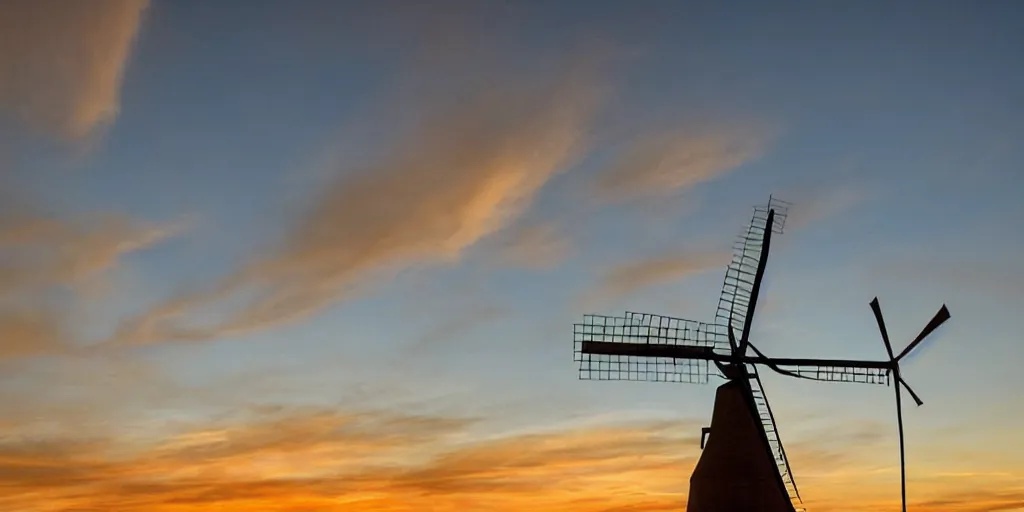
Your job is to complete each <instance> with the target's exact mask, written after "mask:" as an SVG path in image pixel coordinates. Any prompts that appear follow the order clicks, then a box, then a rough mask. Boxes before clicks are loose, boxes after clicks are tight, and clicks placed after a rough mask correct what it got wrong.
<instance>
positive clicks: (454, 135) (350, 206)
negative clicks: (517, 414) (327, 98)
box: [113, 62, 604, 343]
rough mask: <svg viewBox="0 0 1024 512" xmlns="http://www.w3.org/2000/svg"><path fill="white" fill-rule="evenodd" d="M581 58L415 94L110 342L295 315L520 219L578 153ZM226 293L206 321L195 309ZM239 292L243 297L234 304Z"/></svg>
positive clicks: (584, 91) (186, 336) (590, 83)
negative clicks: (383, 135)
mask: <svg viewBox="0 0 1024 512" xmlns="http://www.w3.org/2000/svg"><path fill="white" fill-rule="evenodd" d="M595 74H596V71H595V70H594V69H592V65H591V64H590V63H589V62H588V63H586V64H584V65H582V66H576V67H570V68H569V69H567V70H564V72H563V74H562V75H560V76H556V77H554V78H553V79H544V80H533V79H531V78H530V77H520V78H518V79H516V77H510V78H509V79H508V80H507V81H506V82H505V83H503V84H501V85H500V86H497V85H496V86H494V87H491V88H486V89H478V90H477V89H475V90H471V91H469V92H468V93H467V94H466V95H465V96H463V97H462V98H460V100H459V101H457V102H451V101H439V102H437V103H435V104H431V105H429V106H427V107H425V110H424V112H422V113H420V115H419V116H418V121H417V122H416V124H415V126H414V128H413V129H411V130H410V131H409V132H408V133H406V134H404V135H401V136H399V137H398V139H397V140H396V141H393V143H390V144H388V145H387V147H385V148H384V149H383V150H382V151H381V152H380V153H379V154H378V155H377V156H376V157H375V158H374V159H372V161H371V162H370V163H368V164H366V165H362V166H359V167H358V168H351V167H348V166H341V167H342V168H339V169H337V176H338V178H337V180H336V182H335V183H334V184H333V185H332V186H329V187H326V189H325V190H323V191H322V192H321V193H320V194H319V196H318V197H316V198H315V200H314V201H313V204H312V206H311V207H309V208H308V209H307V210H306V211H305V212H304V213H303V215H301V216H300V218H299V219H298V221H297V222H296V223H295V224H294V226H293V228H292V229H291V230H290V232H289V233H288V236H287V237H286V238H285V240H284V241H283V242H282V243H281V244H280V245H279V246H278V247H277V249H276V250H274V251H272V252H271V253H270V254H268V255H264V256H262V257H259V258H258V259H256V260H254V261H250V262H248V263H247V264H246V265H244V266H243V267H242V268H241V269H240V270H239V271H238V272H236V273H234V274H232V275H229V276H227V277H225V278H224V279H223V280H222V281H221V282H219V283H217V284H216V285H215V286H213V287H212V288H209V289H206V290H198V291H195V292H193V293H189V294H185V295H182V296H179V297H175V298H173V299H172V300H169V301H168V302H167V303H165V304H163V305H161V306H159V307H158V308H156V309H154V310H153V311H151V312H149V313H148V314H146V315H143V316H142V317H139V318H136V319H134V320H133V321H131V322H128V323H126V324H125V325H123V326H122V328H121V330H120V332H119V335H118V337H117V339H116V340H114V341H113V342H114V343H147V342H155V341H168V340H177V341H187V340H192V341H195V340H203V339H210V338H213V337H217V336H223V335H229V334H232V333H240V332H247V331H251V330H254V329H261V328H266V327H270V326H274V325H278V324H281V323H285V322H290V321H293V320H297V319H301V318H304V317H306V316H308V315H310V314H312V313H315V312H317V311H319V310H321V309H322V308H324V307H326V306H327V305H329V304H331V303H333V302H335V301H337V300H340V299H344V298H349V297H352V296H355V295H358V294H359V293H362V292H364V291H365V290H366V289H367V287H369V286H372V284H373V283H374V282H376V281H378V280H379V279H383V278H387V277H388V276H390V275H392V274H393V273H394V272H397V271H400V270H402V269H405V268H410V267H415V266H419V265H429V264H444V263H449V262H454V261H457V260H459V259H460V257H462V255H463V253H464V251H466V250H467V249H468V248H469V247H471V246H473V245H474V244H476V243H477V242H478V241H480V240H481V239H483V238H485V237H488V236H489V235H492V234H493V233H495V232H497V231H499V230H501V229H502V228H504V227H506V226H507V225H509V224H510V223H512V222H513V221H514V220H515V219H517V218H518V217H519V216H520V215H521V214H522V213H523V212H524V211H525V210H526V209H527V208H528V207H529V206H530V204H531V202H532V200H533V198H534V195H535V194H536V193H537V192H538V191H539V190H540V189H541V188H542V187H543V186H544V185H545V184H546V183H547V182H548V180H550V179H551V178H552V177H553V176H555V175H556V174H557V173H559V172H561V171H563V170H565V169H566V168H568V167H569V166H571V165H572V164H573V163H574V162H575V161H576V160H577V159H578V158H579V157H580V156H581V154H582V153H583V150H584V147H585V142H586V132H587V130H588V129H589V126H590V123H591V120H592V117H593V116H594V114H595V111H596V109H597V108H598V107H599V105H600V103H601V98H602V97H603V94H604V91H603V87H602V86H601V85H600V80H598V77H596V75H595ZM225 304H229V305H231V307H230V308H229V310H230V311H229V312H228V313H226V314H225V316H224V317H223V318H222V319H221V320H220V321H217V322H215V323H214V324H212V325H196V324H193V323H190V320H189V316H190V315H191V314H192V313H194V312H196V311H197V310H198V309H200V308H209V307H213V306H216V305H221V306H223V305H225ZM239 304H240V305H239Z"/></svg>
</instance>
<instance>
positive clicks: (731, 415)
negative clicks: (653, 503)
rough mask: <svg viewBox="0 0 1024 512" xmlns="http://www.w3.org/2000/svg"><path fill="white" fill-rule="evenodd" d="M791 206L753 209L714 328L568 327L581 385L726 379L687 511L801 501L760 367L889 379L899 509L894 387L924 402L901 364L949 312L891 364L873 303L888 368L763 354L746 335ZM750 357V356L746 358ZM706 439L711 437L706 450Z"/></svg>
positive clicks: (654, 323)
mask: <svg viewBox="0 0 1024 512" xmlns="http://www.w3.org/2000/svg"><path fill="white" fill-rule="evenodd" d="M789 206H790V205H789V203H786V202H784V201H780V200H778V199H774V198H771V197H769V201H768V204H767V205H764V206H759V207H755V208H754V215H753V218H752V219H751V222H750V225H749V227H748V228H747V230H746V233H744V234H743V235H742V236H741V237H740V240H739V243H738V244H737V245H736V246H735V252H734V255H733V259H732V262H731V263H730V264H729V266H728V268H727V269H726V275H725V281H724V283H723V287H722V294H721V297H720V299H719V303H718V312H717V314H716V321H715V323H712V324H706V323H703V322H695V321H692V320H685V319H681V318H672V317H666V316H661V315H652V314H648V313H632V312H626V314H625V316H622V317H607V316H600V315H586V316H585V317H584V321H583V323H580V324H576V325H575V329H574V331H575V332H574V334H575V339H574V343H575V353H576V361H577V362H579V364H580V369H579V372H580V373H579V375H580V378H581V379H588V380H589V379H595V380H650V381H669V382H689V383H706V382H708V379H709V376H710V375H711V374H712V373H714V374H715V375H716V376H719V377H722V378H724V379H726V380H727V382H726V383H725V384H723V385H721V386H719V388H718V391H717V393H716V395H715V409H714V413H713V415H712V421H711V427H710V428H704V430H703V431H702V433H701V447H702V448H703V450H704V451H703V453H702V454H701V457H700V460H699V461H698V463H697V466H696V468H694V471H693V475H692V476H691V478H690V497H689V500H688V505H687V510H688V511H689V512H706V511H765V512H768V511H788V512H792V511H795V510H797V509H796V505H797V504H801V503H802V499H801V498H800V492H799V490H798V489H797V486H796V481H795V479H794V478H793V473H792V471H791V469H790V466H789V460H788V458H787V457H786V450H785V448H784V447H783V445H782V439H781V437H780V436H779V432H778V427H777V426H776V424H775V417H774V415H773V414H772V411H771V407H770V406H769V404H768V397H767V396H766V395H765V391H764V388H763V386H762V384H761V379H760V376H759V375H758V372H757V367H758V365H764V366H766V367H768V368H769V369H771V370H772V371H775V372H777V373H780V374H782V375H787V376H790V377H796V378H801V379H808V380H818V381H833V382H858V383H866V384H888V383H889V381H890V378H891V379H892V381H893V382H895V387H896V410H897V423H898V428H899V438H900V479H901V483H902V491H901V494H902V503H903V510H904V511H906V467H905V457H904V439H903V411H902V402H901V393H900V389H901V387H903V388H906V389H907V391H908V392H909V393H910V395H911V397H912V398H913V399H914V402H915V403H917V405H919V406H920V405H922V403H923V402H922V401H921V399H920V398H919V397H918V396H917V394H916V393H914V391H913V390H912V389H911V388H910V386H909V385H908V384H907V383H906V381H905V380H903V377H902V375H901V374H900V366H899V363H900V360H901V359H903V358H904V357H905V356H906V355H907V354H909V353H911V351H913V350H914V349H915V348H917V347H918V345H919V344H920V343H921V341H922V340H923V339H924V338H925V337H927V336H928V335H929V334H930V333H931V332H932V331H934V330H935V329H936V328H938V327H939V326H940V325H941V324H942V323H943V322H945V321H946V320H948V319H949V318H950V315H949V310H948V309H946V306H945V305H943V306H942V308H941V309H939V311H938V313H936V314H935V317H933V318H932V320H931V321H930V322H929V323H928V325H926V326H925V328H924V330H923V331H922V332H921V334H920V335H918V336H917V338H915V339H914V341H912V342H911V343H910V344H909V345H908V346H907V347H906V348H905V349H904V350H903V351H902V352H901V353H900V354H899V355H897V356H894V355H893V351H892V346H891V345H890V343H889V337H888V333H887V332H886V329H885V323H884V321H883V320H882V316H881V310H880V309H879V307H878V299H877V298H875V299H874V300H872V301H871V308H872V310H873V311H874V314H875V318H876V320H877V321H878V325H879V328H880V330H881V332H882V341H883V342H884V344H885V348H886V351H887V353H888V355H889V359H888V360H886V361H864V360H844V359H810V358H772V357H768V356H765V355H764V353H762V352H761V351H760V350H758V349H757V347H756V346H754V344H753V343H751V342H750V339H749V336H750V328H751V325H752V323H753V319H754V310H755V308H756V306H757V297H758V294H759V293H760V288H761V281H762V279H763V277H764V270H765V267H766V266H767V263H768V253H769V251H770V247H771V239H772V234H773V233H775V234H782V231H783V227H784V225H785V220H786V215H787V212H788V209H789ZM736 331H739V332H740V338H739V340H737V339H736V334H735V333H736ZM748 349H749V350H750V351H752V352H753V355H748V353H747V350H748ZM709 361H710V362H713V363H714V367H713V368H712V367H711V366H710V365H709V364H708V362H709ZM890 376H891V377H890ZM755 418H756V419H755ZM705 434H707V435H708V436H709V439H708V442H707V444H706V445H705V442H704V436H705Z"/></svg>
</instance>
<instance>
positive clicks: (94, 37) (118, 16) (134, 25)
mask: <svg viewBox="0 0 1024 512" xmlns="http://www.w3.org/2000/svg"><path fill="white" fill-rule="evenodd" d="M146 5H147V1H146V0H95V1H90V2H87V3H79V2H73V3H68V2H61V1H59V0H56V1H54V0H11V1H7V2H5V3H4V15H3V16H2V17H0V34H3V35H4V36H3V40H2V42H0V109H3V110H7V111H9V112H11V113H13V114H14V115H15V116H18V117H20V118H22V119H23V120H25V121H27V122H28V123H30V124H32V125H34V126H36V127H38V128H41V129H44V130H47V131H51V132H54V133H57V134H59V135H61V136H66V137H71V138H78V137H81V136H84V135H86V134H88V133H89V132H90V131H91V130H92V129H93V128H94V127H96V126H97V125H100V124H103V123H106V122H109V121H110V120H112V119H113V118H114V116H116V114H117V109H118V103H119V97H120V89H121V80H122V75H123V74H124V68H125V63H126V62H127V61H128V57H129V54H130V50H131V47H132V42H133V40H134V38H135V34H136V32H138V30H139V25H140V23H141V20H142V14H143V11H144V10H145V8H146Z"/></svg>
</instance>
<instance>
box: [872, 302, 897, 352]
mask: <svg viewBox="0 0 1024 512" xmlns="http://www.w3.org/2000/svg"><path fill="white" fill-rule="evenodd" d="M871 311H872V312H873V313H874V314H875V321H876V322H878V330H879V331H881V332H882V342H883V343H885V351H886V352H888V353H889V359H895V358H894V357H893V355H892V343H889V331H888V330H887V329H886V328H885V319H883V318H882V307H881V306H879V305H878V297H875V298H874V299H871Z"/></svg>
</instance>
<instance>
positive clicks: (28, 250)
mask: <svg viewBox="0 0 1024 512" xmlns="http://www.w3.org/2000/svg"><path fill="white" fill-rule="evenodd" d="M185 227H186V224H184V223H168V224H155V223H144V222H139V221H135V220H132V219H129V218H127V217H123V216H117V215H106V216H104V215H98V216H84V217H81V218H79V219H74V220H66V219H59V218H55V217H47V216H42V215H39V214H36V213H34V212H31V211H27V210H22V209H18V208H6V209H4V210H3V211H2V212H0V359H3V358H9V357H13V356H20V355H31V354H37V353H46V352H53V351H58V350H62V349H64V348H67V347H66V342H67V341H68V339H69V336H68V334H67V333H66V332H65V328H66V327H67V326H66V325H65V320H67V318H66V317H67V315H68V314H69V310H68V308H67V307H66V306H61V305H60V301H57V300H55V298H56V297H59V296H68V295H70V296H71V298H72V299H76V298H77V296H79V295H81V294H82V293H83V292H85V291H87V290H89V289H91V288H92V287H93V286H94V285H96V283H97V282H98V281H99V280H100V279H102V277H103V276H104V274H105V273H107V272H109V271H111V270H112V269H114V268H116V267H117V266H118V264H119V262H120V260H121V258H123V257H124V256H125V255H127V254H130V253H132V252H135V251H139V250H142V249H146V248H148V247H151V246H153V245H155V244H157V243H159V242H161V241H163V240H166V239H167V238H169V237H172V236H174V235H177V234H178V233H180V232H181V231H182V230H184V229H185ZM65 304H66V302H65Z"/></svg>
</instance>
